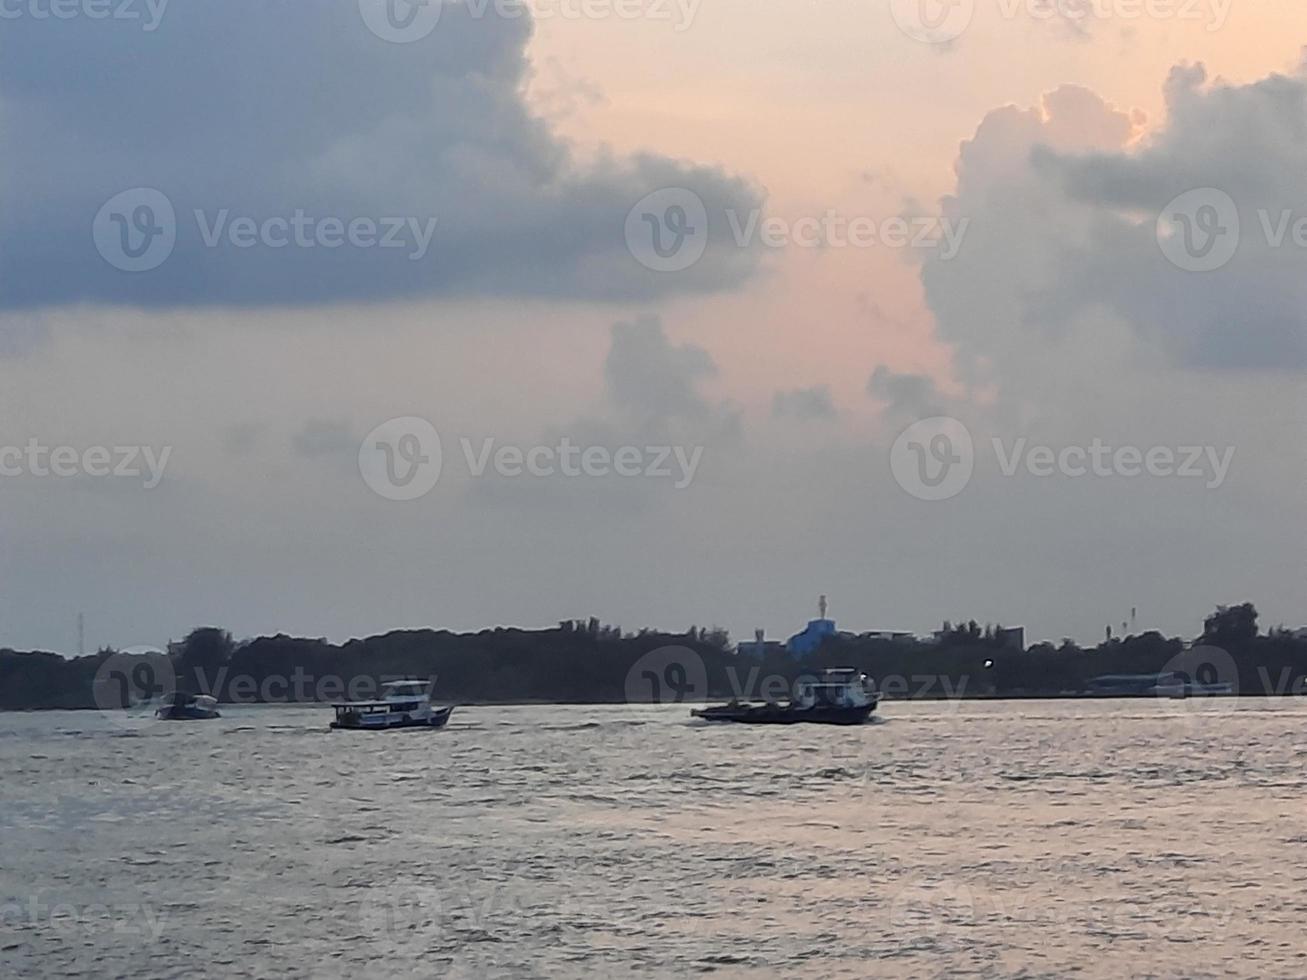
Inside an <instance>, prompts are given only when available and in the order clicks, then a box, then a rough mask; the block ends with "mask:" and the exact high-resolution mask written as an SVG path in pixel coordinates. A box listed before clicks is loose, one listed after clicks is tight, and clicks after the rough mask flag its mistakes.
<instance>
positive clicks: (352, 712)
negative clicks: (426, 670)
mask: <svg viewBox="0 0 1307 980" xmlns="http://www.w3.org/2000/svg"><path fill="white" fill-rule="evenodd" d="M332 707H333V708H335V709H336V720H335V721H333V722H332V723H331V727H332V728H343V729H356V730H369V731H381V730H383V729H388V728H444V727H445V722H447V721H449V716H450V715H451V714H453V713H454V706H453V705H452V704H444V705H440V704H432V703H431V695H430V693H429V691H428V684H427V682H426V681H420V680H403V681H390V682H389V683H386V684H382V685H381V698H380V699H379V700H377V701H346V702H344V703H341V704H333V705H332Z"/></svg>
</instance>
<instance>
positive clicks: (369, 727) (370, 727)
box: [331, 705, 454, 732]
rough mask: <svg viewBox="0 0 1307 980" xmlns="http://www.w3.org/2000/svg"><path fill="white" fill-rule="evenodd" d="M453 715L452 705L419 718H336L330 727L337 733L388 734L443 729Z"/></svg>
mask: <svg viewBox="0 0 1307 980" xmlns="http://www.w3.org/2000/svg"><path fill="white" fill-rule="evenodd" d="M453 713H454V708H453V706H452V705H450V706H449V707H445V708H434V709H432V711H431V714H429V715H426V716H423V717H421V718H413V717H411V716H405V715H382V716H380V717H379V719H378V720H376V721H373V720H371V718H377V717H378V716H376V715H373V716H368V715H359V716H357V718H355V719H351V718H348V717H346V718H337V719H336V720H335V721H333V722H332V723H331V727H332V728H334V729H337V730H339V731H351V732H389V731H396V730H397V729H400V728H426V729H434V728H444V727H445V723H446V722H448V721H449V716H450V715H452V714H453Z"/></svg>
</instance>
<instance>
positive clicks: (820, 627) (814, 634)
mask: <svg viewBox="0 0 1307 980" xmlns="http://www.w3.org/2000/svg"><path fill="white" fill-rule="evenodd" d="M837 632H839V631H838V630H837V629H836V628H835V620H833V619H827V618H826V597H825V596H822V597H821V598H820V599H819V600H818V601H817V618H816V619H810V620H808V625H807V626H806V627H804V629H803V631H802V632H799V633H795V634H794V635H793V636H791V637H790V638H789V640H787V641H786V643H785V649H787V650H789V651H790V653H791V654H793V655H794V656H796V657H806V656H808V654H810V653H813V652H815V651H816V650H817V648H818V647H820V646H821V644H822V641H823V640H825V639H826V637H828V636H834V635H835V634H836V633H837Z"/></svg>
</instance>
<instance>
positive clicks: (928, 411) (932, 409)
mask: <svg viewBox="0 0 1307 980" xmlns="http://www.w3.org/2000/svg"><path fill="white" fill-rule="evenodd" d="M867 393H868V394H869V395H871V396H872V397H873V398H876V399H878V400H880V401H883V402H884V403H885V414H886V416H888V417H889V418H892V419H900V420H901V419H924V418H931V417H933V416H935V415H939V414H940V407H939V406H940V396H939V392H938V391H936V390H935V382H934V381H932V380H931V379H930V378H928V377H926V376H925V375H924V374H908V373H901V372H898V371H892V370H890V369H889V368H887V367H886V366H885V365H884V364H878V365H877V366H876V370H875V371H873V372H872V373H871V378H870V380H869V381H868V382H867Z"/></svg>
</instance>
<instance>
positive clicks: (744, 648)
mask: <svg viewBox="0 0 1307 980" xmlns="http://www.w3.org/2000/svg"><path fill="white" fill-rule="evenodd" d="M784 650H785V644H784V643H781V642H780V641H779V640H768V639H766V634H764V633H763V631H762V630H754V633H753V639H752V640H746V641H744V642H742V643H740V645H739V646H737V647H736V653H738V654H740V655H742V656H749V657H757V658H758V659H759V660H762V659H763V658H764V657H768V656H771V655H773V654H778V653H781V652H783V651H784Z"/></svg>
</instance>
